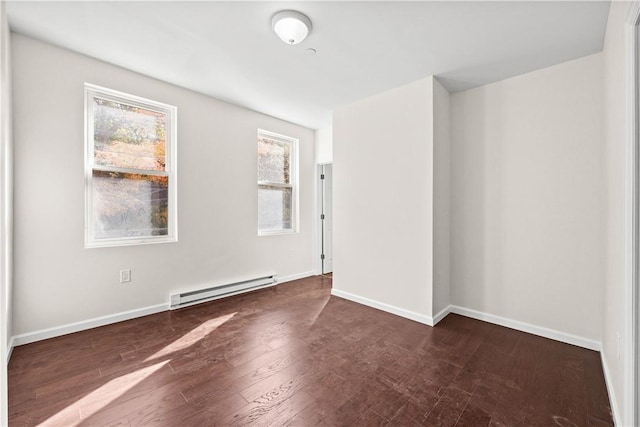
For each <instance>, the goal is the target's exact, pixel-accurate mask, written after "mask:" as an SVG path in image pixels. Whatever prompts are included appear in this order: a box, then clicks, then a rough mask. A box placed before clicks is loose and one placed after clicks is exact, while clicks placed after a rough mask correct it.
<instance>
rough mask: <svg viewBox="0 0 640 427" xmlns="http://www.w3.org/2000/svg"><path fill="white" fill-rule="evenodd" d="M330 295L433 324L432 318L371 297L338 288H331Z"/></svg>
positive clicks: (426, 323)
mask: <svg viewBox="0 0 640 427" xmlns="http://www.w3.org/2000/svg"><path fill="white" fill-rule="evenodd" d="M331 295H335V296H337V297H340V298H344V299H348V300H349V301H353V302H357V303H358V304H362V305H366V306H368V307H373V308H377V309H378V310H382V311H386V312H387V313H391V314H395V315H396V316H400V317H404V318H406V319H410V320H414V321H416V322H419V323H424V324H425V325H429V326H433V319H432V318H431V317H429V316H425V315H423V314H419V313H416V312H413V311H409V310H405V309H403V308H399V307H395V306H393V305H389V304H385V303H383V302H378V301H374V300H372V299H369V298H365V297H361V296H359V295H354V294H352V293H349V292H345V291H341V290H339V289H331Z"/></svg>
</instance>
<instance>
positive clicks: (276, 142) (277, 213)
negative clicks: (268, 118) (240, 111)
mask: <svg viewBox="0 0 640 427" xmlns="http://www.w3.org/2000/svg"><path fill="white" fill-rule="evenodd" d="M297 149H298V140H297V139H294V138H290V137H288V136H284V135H278V134H275V133H273V132H267V131H263V130H258V234H259V235H269V234H281V233H294V232H296V231H297V222H298V221H297V161H298V156H297Z"/></svg>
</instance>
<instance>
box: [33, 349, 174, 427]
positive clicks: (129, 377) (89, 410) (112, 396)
mask: <svg viewBox="0 0 640 427" xmlns="http://www.w3.org/2000/svg"><path fill="white" fill-rule="evenodd" d="M167 363H169V361H168V360H165V361H162V362H160V363H156V364H155V365H151V366H148V367H146V368H142V369H138V370H137V371H134V372H131V373H129V374H126V375H123V376H121V377H118V378H115V379H113V380H111V381H109V382H108V383H106V384H104V385H102V386H100V387H98V388H97V389H95V390H94V391H92V392H91V393H89V394H87V395H86V396H84V397H83V398H82V399H80V400H78V401H76V402H74V403H72V404H71V405H69V406H67V407H66V408H64V409H62V410H61V411H59V412H58V413H56V414H54V415H53V416H51V417H49V418H48V419H47V420H46V421H44V422H43V423H41V424H39V425H41V426H62V425H74V424H76V423H77V422H78V421H79V417H80V416H82V418H87V417H90V416H91V415H93V414H95V413H97V412H98V411H100V410H101V409H104V408H105V407H107V406H108V405H109V404H110V403H111V402H113V401H114V400H116V399H117V398H119V397H120V396H122V395H124V394H125V393H127V392H128V391H129V390H131V389H132V388H133V387H135V386H136V385H138V384H139V383H140V382H142V381H144V380H145V379H147V378H148V377H149V376H151V375H153V374H154V373H155V372H157V371H158V370H160V369H161V368H162V367H163V366H165V365H166V364H167Z"/></svg>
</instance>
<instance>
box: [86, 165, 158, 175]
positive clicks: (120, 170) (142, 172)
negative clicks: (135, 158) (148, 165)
mask: <svg viewBox="0 0 640 427" xmlns="http://www.w3.org/2000/svg"><path fill="white" fill-rule="evenodd" d="M91 169H92V170H98V171H102V172H116V173H128V174H134V175H154V176H169V172H167V171H155V170H149V169H135V168H117V167H113V166H101V165H93V166H92V167H91Z"/></svg>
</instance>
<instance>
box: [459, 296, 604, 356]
mask: <svg viewBox="0 0 640 427" xmlns="http://www.w3.org/2000/svg"><path fill="white" fill-rule="evenodd" d="M450 309H451V313H455V314H459V315H461V316H465V317H470V318H472V319H477V320H483V321H485V322H489V323H493V324H495V325H500V326H505V327H507V328H511V329H515V330H518V331H522V332H527V333H530V334H533V335H538V336H541V337H545V338H549V339H552V340H556V341H560V342H564V343H567V344H571V345H575V346H578V347H583V348H587V349H589V350H595V351H600V350H601V349H602V344H601V343H600V342H598V341H594V340H591V339H588V338H584V337H579V336H577V335H573V334H569V333H566V332H560V331H556V330H553V329H548V328H544V327H541V326H536V325H531V324H529V323H525V322H520V321H518V320H513V319H507V318H506V317H500V316H496V315H493V314H488V313H483V312H481V311H476V310H471V309H469V308H464V307H459V306H456V305H452V306H451V307H450Z"/></svg>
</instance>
